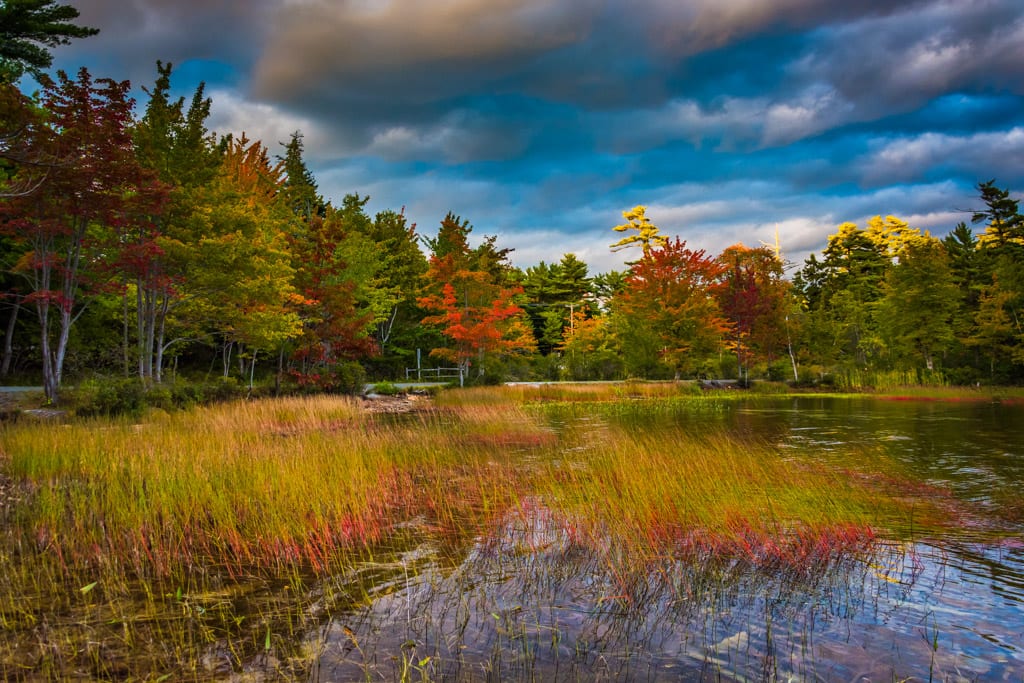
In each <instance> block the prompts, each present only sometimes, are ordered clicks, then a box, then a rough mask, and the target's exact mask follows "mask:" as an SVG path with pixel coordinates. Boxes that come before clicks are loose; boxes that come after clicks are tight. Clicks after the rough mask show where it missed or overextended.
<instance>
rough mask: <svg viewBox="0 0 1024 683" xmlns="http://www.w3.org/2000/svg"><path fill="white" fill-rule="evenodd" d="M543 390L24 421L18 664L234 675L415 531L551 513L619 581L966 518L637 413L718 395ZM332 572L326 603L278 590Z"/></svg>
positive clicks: (7, 458)
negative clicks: (195, 665)
mask: <svg viewBox="0 0 1024 683" xmlns="http://www.w3.org/2000/svg"><path fill="white" fill-rule="evenodd" d="M540 391H541V394H542V395H543V398H542V399H539V398H538V394H537V393H536V390H535V389H534V388H532V387H528V388H507V389H506V388H489V389H477V390H469V391H464V392H451V393H446V394H442V395H441V396H440V397H438V398H437V399H436V400H434V401H426V400H424V407H423V409H421V410H417V411H415V412H412V413H409V414H404V415H398V416H394V415H379V414H374V413H372V412H370V411H367V410H365V409H364V407H363V406H362V405H361V403H360V402H359V401H358V400H356V399H348V398H338V397H323V396H321V397H306V398H286V399H273V400H260V401H253V402H239V403H232V404H224V405H218V406H212V407H205V408H197V409H195V410H192V411H189V412H181V413H174V414H166V413H153V414H151V415H148V416H147V417H146V418H145V419H143V420H141V421H137V422H136V421H129V420H124V419H94V420H81V421H74V422H71V423H69V424H64V425H55V424H49V423H29V422H25V421H22V422H19V423H15V424H9V425H5V426H3V427H2V428H0V468H2V471H3V473H4V475H5V476H6V478H7V479H8V481H9V483H10V484H11V485H12V486H13V487H14V488H15V489H16V490H17V491H18V492H19V495H18V496H17V497H12V498H10V499H9V500H7V501H6V502H5V503H4V505H3V507H2V508H0V521H2V522H3V528H4V532H3V535H2V537H0V554H2V559H3V562H4V566H5V572H4V575H3V576H2V577H0V626H3V628H4V629H5V630H6V632H7V633H8V634H9V635H10V636H11V637H10V638H9V639H8V645H7V646H4V647H0V670H2V671H0V673H4V674H9V673H10V672H11V671H15V672H16V671H20V670H21V668H20V667H27V668H26V670H27V671H34V672H36V673H39V672H44V674H47V675H48V674H53V675H56V676H58V677H59V676H62V675H65V674H67V672H68V671H72V670H80V669H81V668H82V667H85V668H86V669H89V667H93V669H95V670H96V671H99V672H103V675H105V676H110V675H120V674H118V671H116V670H114V669H113V668H111V667H115V665H114V664H111V662H115V661H116V662H122V661H123V659H124V657H125V656H126V655H124V653H130V652H135V651H137V650H140V649H141V650H144V651H145V652H147V653H149V654H148V655H147V656H151V657H152V658H153V660H152V661H151V662H150V663H149V664H145V663H143V664H140V667H141V668H140V669H133V671H140V670H147V671H148V670H156V669H160V668H161V667H165V666H167V662H168V661H172V662H177V666H181V662H182V661H187V660H188V661H191V660H195V658H196V657H198V655H197V654H196V653H197V652H199V651H201V650H202V648H203V647H205V644H209V643H217V642H228V643H231V646H230V648H237V649H238V651H237V652H235V651H234V650H232V652H231V653H230V654H229V656H228V659H230V660H231V661H233V662H235V663H236V664H237V662H239V661H241V660H242V659H244V658H245V657H251V656H253V655H254V653H258V652H262V651H264V650H265V647H269V644H270V642H271V640H272V634H273V633H277V632H279V631H281V630H282V629H294V628H297V626H296V624H298V623H300V622H303V620H304V619H306V618H307V616H308V614H313V613H316V612H317V610H323V609H327V608H326V607H324V605H328V606H329V605H333V604H335V603H336V602H338V601H341V602H346V601H352V600H359V599H364V598H365V596H363V597H362V598H361V597H360V596H358V595H355V596H353V595H351V594H350V592H349V588H345V589H344V590H342V589H338V591H337V593H336V594H331V588H330V587H331V585H332V584H331V581H330V580H323V579H327V578H328V577H331V576H344V575H346V572H350V571H353V568H354V567H357V566H359V564H360V563H361V562H363V561H365V560H367V559H368V558H372V557H373V556H374V554H375V553H377V552H380V551H383V549H386V548H388V547H390V546H393V545H394V544H396V543H400V542H401V539H403V538H405V537H407V536H408V535H409V534H410V533H421V534H422V533H429V534H430V536H431V537H432V538H436V539H440V540H441V541H442V542H451V543H452V544H454V545H453V547H454V546H460V547H464V546H466V545H467V544H469V543H471V542H472V540H473V539H475V538H486V535H487V533H488V530H489V529H493V528H494V527H495V525H500V524H501V523H502V521H501V520H508V519H509V518H510V516H513V517H515V516H520V517H523V518H524V519H527V518H528V517H529V516H530V515H531V514H534V513H536V512H537V511H538V510H543V511H544V514H545V515H550V516H551V519H554V520H557V521H558V523H559V524H561V525H562V526H563V528H564V530H565V534H566V535H567V536H568V537H570V538H572V539H573V542H575V543H581V544H585V545H586V546H587V547H588V548H589V550H590V551H592V552H596V553H597V554H598V556H600V557H604V558H606V559H607V562H608V569H609V570H610V571H611V572H612V573H613V574H618V573H620V572H621V574H622V575H627V574H637V573H638V572H640V573H642V572H643V567H644V566H646V563H649V562H652V561H653V562H664V560H666V559H668V560H669V561H672V558H678V559H686V558H688V557H691V558H692V557H700V558H703V559H708V558H726V559H728V558H730V557H742V558H744V559H745V560H747V561H751V562H760V563H768V564H771V565H778V564H779V563H782V564H786V565H788V566H794V565H804V566H809V564H811V563H813V562H815V561H823V562H828V561H829V559H830V558H831V557H834V556H835V554H836V553H844V552H849V551H855V552H856V551H859V550H861V549H863V548H865V547H866V545H867V544H869V543H871V541H872V539H873V538H874V537H875V535H876V534H883V535H886V536H890V537H892V536H896V537H898V536H899V535H900V534H902V533H903V530H904V529H907V528H909V527H910V525H911V524H913V525H915V528H916V529H917V530H918V532H920V530H921V529H922V528H924V527H926V526H927V525H934V526H941V525H943V524H951V523H955V519H953V518H952V517H950V515H949V510H950V507H949V501H948V500H945V499H943V498H942V496H941V495H938V494H935V495H933V494H934V493H935V492H932V491H931V490H929V489H928V487H926V486H924V485H921V484H917V483H914V482H912V481H909V480H907V479H906V478H905V477H903V476H902V474H901V472H900V470H899V467H898V466H897V465H896V464H894V463H892V462H889V461H888V460H887V459H886V458H885V456H884V455H883V454H880V453H870V452H863V451H858V452H852V453H850V454H849V457H848V458H847V459H846V461H844V462H840V463H837V462H836V460H835V458H831V459H830V460H829V462H824V461H821V460H819V459H818V458H816V457H815V454H814V453H798V452H794V451H792V450H786V451H780V450H779V449H777V448H775V447H773V446H771V445H770V444H767V443H761V442H758V441H756V440H750V439H745V440H742V441H741V440H738V439H736V438H732V437H730V436H728V435H727V434H724V433H722V432H720V431H717V430H715V429H710V428H709V429H708V430H706V431H707V433H706V434H703V435H701V436H694V433H693V432H692V431H691V430H683V429H681V428H678V427H661V428H658V429H647V428H646V427H644V426H641V427H632V428H631V427H629V426H628V424H627V423H628V420H623V419H621V418H628V417H629V416H630V415H634V414H641V413H643V414H650V413H652V412H653V413H659V412H660V413H663V414H667V415H670V416H671V414H672V413H673V412H679V413H680V414H684V413H685V414H686V415H689V416H691V418H692V419H699V416H701V415H702V414H707V412H708V411H717V410H719V409H720V408H721V406H722V401H723V400H728V399H724V398H723V397H722V396H721V395H711V396H708V397H699V396H690V397H688V396H686V395H685V390H680V389H679V387H677V386H674V385H672V384H671V383H664V384H650V385H646V384H642V385H637V386H628V387H626V388H621V387H620V388H614V387H611V386H596V387H585V386H584V387H571V388H551V389H544V388H540ZM638 395H642V396H644V400H643V401H637V400H634V399H635V397H636V396H638ZM567 406H569V407H568V408H567ZM598 406H600V409H598V410H595V408H597V407H598ZM608 416H614V417H616V419H607V418H608ZM668 422H669V423H671V422H673V421H672V420H669V421H668ZM525 523H528V521H527V522H525ZM411 529H412V530H413V531H410V530H411ZM446 539H447V540H446ZM313 577H320V579H321V581H318V582H317V584H318V585H319V586H321V587H320V588H317V590H316V591H315V595H314V596H313V597H309V598H303V599H302V600H297V599H295V598H282V597H280V594H281V592H282V591H283V590H284V589H283V588H282V586H288V585H293V586H294V588H293V589H292V590H293V595H299V594H303V593H302V591H303V590H304V589H303V588H302V587H303V586H308V585H310V582H309V579H311V578H313ZM249 592H254V593H255V595H256V597H253V598H252V599H251V600H250V598H249V597H247V595H248V594H249ZM305 594H308V592H307V593H305ZM250 603H252V604H258V605H260V607H258V608H253V607H251V606H250V607H246V608H245V609H244V610H243V611H242V612H240V611H239V610H242V609H243V608H242V607H240V605H245V604H250ZM318 606H319V607H318ZM254 609H255V611H256V613H257V614H262V616H260V617H259V618H258V619H254V618H253V610H254ZM261 610H262V612H261ZM55 613H60V614H63V615H65V617H66V618H67V619H68V620H69V623H70V625H69V626H68V627H67V629H66V630H60V631H56V632H55V633H59V634H61V635H59V637H58V640H59V642H54V640H53V638H54V637H53V636H49V637H46V638H44V637H41V636H39V633H40V632H39V630H38V628H39V624H40V623H41V622H43V621H47V620H50V619H52V615H53V614H55ZM303 614H306V615H307V616H302V615H303ZM98 620H99V621H98ZM98 631H102V632H103V633H104V634H105V635H104V636H103V637H102V638H100V637H98V636H97V632H98ZM122 631H123V634H122ZM119 634H121V635H119ZM225 639H226V640H225ZM115 641H116V642H115ZM143 641H145V642H143ZM97 642H100V643H104V645H103V646H102V647H99V646H96V647H94V646H93V645H92V644H95V643H97ZM111 642H114V644H111ZM161 642H162V643H167V645H166V646H163V647H164V648H165V649H163V650H160V649H159V647H157V645H156V644H157V643H161ZM104 648H106V649H104ZM153 648H157V650H154V649H153ZM168 648H169V649H168ZM25 653H28V654H27V655H26V654H25ZM55 653H57V654H55ZM117 653H121V654H117ZM176 653H177V654H176ZM296 657H298V655H296ZM26 659H28V660H31V662H29V663H26ZM115 668H116V667H115ZM41 675H42V674H41ZM125 675H128V674H125ZM196 676H197V677H198V676H199V674H198V673H197V674H196Z"/></svg>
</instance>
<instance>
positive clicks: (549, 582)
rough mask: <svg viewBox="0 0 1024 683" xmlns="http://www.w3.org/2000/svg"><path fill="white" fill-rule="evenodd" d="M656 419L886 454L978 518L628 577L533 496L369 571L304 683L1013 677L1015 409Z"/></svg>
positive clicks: (817, 408)
mask: <svg viewBox="0 0 1024 683" xmlns="http://www.w3.org/2000/svg"><path fill="white" fill-rule="evenodd" d="M605 419H606V418H605ZM666 420H671V421H676V422H683V423H684V424H686V425H688V428H693V429H700V428H707V427H708V425H709V424H711V423H718V426H725V427H726V428H727V429H728V430H729V431H730V432H731V433H733V434H734V435H736V436H738V437H741V438H756V439H767V440H768V441H770V442H772V443H774V444H776V445H777V446H778V447H779V449H782V450H784V449H803V450H808V449H809V450H812V451H814V452H817V453H819V454H820V457H821V458H830V457H836V458H841V457H842V456H843V453H844V451H845V450H848V449H850V447H851V446H852V445H855V446H869V447H871V449H880V450H884V452H885V453H887V454H889V455H890V456H891V457H892V458H895V459H897V460H898V461H899V462H901V463H902V464H903V465H904V466H905V468H906V469H907V470H908V471H909V472H910V473H911V474H912V475H913V477H914V478H915V479H918V480H919V481H926V482H929V483H931V484H934V485H936V486H940V487H943V488H945V489H947V490H949V492H951V493H952V495H953V496H954V497H955V498H956V499H958V500H961V501H964V502H966V503H968V504H970V509H971V510H973V511H974V513H973V515H972V516H971V518H970V519H968V520H966V522H965V524H964V526H963V527H961V528H957V529H956V530H955V531H952V532H949V533H945V535H942V536H941V537H939V538H936V537H935V536H924V535H921V536H914V533H913V529H907V530H906V533H904V535H903V536H902V537H901V539H900V540H898V541H897V540H895V539H885V538H881V539H879V541H878V543H877V544H876V546H874V547H873V549H872V551H871V552H869V553H866V554H863V555H860V556H857V557H845V558H841V559H838V560H837V561H835V562H833V563H831V564H830V565H829V566H828V567H826V568H822V567H815V568H814V569H813V570H810V569H809V570H808V571H806V572H803V571H800V570H799V569H798V570H793V569H792V568H790V569H786V570H784V571H772V570H770V569H766V568H765V567H759V566H754V565H751V564H748V563H744V562H743V561H741V560H712V559H711V558H709V559H708V561H707V562H705V563H701V562H699V561H691V562H689V563H682V562H678V561H676V562H673V561H670V560H666V561H665V562H664V563H662V564H659V565H656V566H646V567H644V569H643V571H642V572H639V573H638V574H636V575H628V577H624V575H622V574H621V573H618V572H616V571H615V570H614V569H613V568H611V567H612V566H613V565H612V563H609V562H608V561H607V558H606V557H602V556H601V553H600V552H599V551H586V550H581V548H580V547H579V546H573V544H571V543H570V540H569V539H567V538H565V531H564V529H563V527H561V526H560V525H559V524H558V523H557V522H555V521H553V520H552V519H550V515H549V514H548V513H546V511H545V509H544V507H543V505H542V504H540V503H538V504H537V505H536V506H532V509H534V510H535V511H536V512H535V514H532V515H530V516H529V517H523V516H522V515H516V516H515V517H514V518H509V519H507V520H505V522H504V523H503V524H501V525H500V526H499V527H498V528H496V529H494V532H493V533H492V535H490V536H488V537H487V538H480V539H477V540H476V542H475V543H474V544H473V545H471V547H469V548H468V549H463V550H459V549H456V550H453V549H451V548H447V549H444V548H441V547H439V546H438V544H437V543H436V541H435V540H433V539H431V538H430V535H429V533H428V532H423V533H419V535H417V539H416V541H415V542H414V543H411V544H410V547H409V548H408V549H404V550H403V551H400V552H397V553H396V554H395V555H394V557H393V561H391V563H390V565H389V569H386V570H385V571H384V572H383V574H382V573H381V571H382V566H384V565H382V564H381V563H374V565H373V568H372V571H373V572H374V575H373V579H372V580H371V581H370V582H369V584H370V588H369V590H368V593H367V598H368V599H367V600H366V601H364V603H362V605H361V606H360V607H358V608H355V609H352V610H350V611H348V612H346V613H343V614H341V615H338V616H336V617H334V618H332V620H331V621H330V622H329V623H327V624H326V625H325V626H324V628H323V629H322V630H321V631H319V632H318V633H316V634H314V635H313V636H312V638H311V640H310V645H309V646H310V647H314V648H316V649H317V651H318V652H319V654H318V657H317V661H316V666H315V667H314V668H313V670H312V672H311V674H310V680H350V679H360V678H366V677H367V676H370V677H371V678H374V679H378V680H379V679H380V678H384V679H395V680H399V679H401V678H402V677H404V678H407V679H409V680H417V679H431V680H436V679H439V678H443V679H445V680H588V681H589V680H624V681H626V680H628V681H632V680H637V681H680V680H684V681H685V680H692V681H699V680H725V681H743V680H783V681H786V680H793V681H805V680H817V681H892V680H937V681H946V680H948V681H961V680H982V681H1022V680H1024V542H1022V539H1024V523H1022V516H1021V511H1022V509H1024V502H1022V500H1021V497H1022V490H1024V488H1022V484H1024V408H1022V407H1020V405H1000V404H995V403H987V402H984V403H970V402H969V403H963V402H938V401H934V402H932V401H886V400H878V399H871V398H853V399H837V398H790V397H787V398H779V399H754V400H750V401H744V402H729V403H728V404H727V405H726V408H725V409H724V410H721V411H718V412H716V413H714V414H713V415H708V414H707V412H699V413H698V414H693V415H688V414H686V413H685V412H683V413H675V414H673V415H672V417H671V418H666V417H665V416H656V417H652V418H650V419H649V420H644V421H641V423H640V424H635V423H634V424H633V425H632V428H638V429H645V430H649V429H657V428H658V425H659V424H665V421H666ZM527 507H528V506H527ZM368 571H371V569H370V568H368ZM346 581H354V582H358V581H360V579H359V578H358V577H355V578H352V577H349V578H348V579H346ZM624 587H626V588H627V589H628V593H629V596H630V598H629V599H628V600H627V599H625V598H623V597H621V594H623V592H624V590H623V589H624ZM370 643H373V645H370Z"/></svg>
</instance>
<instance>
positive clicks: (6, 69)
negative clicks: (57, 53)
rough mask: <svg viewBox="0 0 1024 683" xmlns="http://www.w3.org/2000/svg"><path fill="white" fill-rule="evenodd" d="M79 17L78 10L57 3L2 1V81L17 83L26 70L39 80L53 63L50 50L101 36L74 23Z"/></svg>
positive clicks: (19, 0) (0, 15) (0, 9)
mask: <svg viewBox="0 0 1024 683" xmlns="http://www.w3.org/2000/svg"><path fill="white" fill-rule="evenodd" d="M77 18H78V10H77V9H75V8H74V7H72V6H70V5H60V4H57V2H56V0H4V1H3V2H0V81H7V82H9V83H13V82H14V81H17V80H18V79H19V78H20V77H21V76H22V74H23V73H25V72H26V71H27V72H29V73H30V74H32V75H33V76H36V77H39V76H41V75H42V73H43V72H44V71H45V70H46V69H48V68H50V65H51V64H53V55H51V54H50V50H49V49H48V48H54V47H57V46H58V45H67V44H69V43H70V42H71V39H72V38H87V37H89V36H94V35H96V34H97V33H99V29H95V28H88V27H85V26H78V25H76V24H74V23H72V22H73V20H75V19H77Z"/></svg>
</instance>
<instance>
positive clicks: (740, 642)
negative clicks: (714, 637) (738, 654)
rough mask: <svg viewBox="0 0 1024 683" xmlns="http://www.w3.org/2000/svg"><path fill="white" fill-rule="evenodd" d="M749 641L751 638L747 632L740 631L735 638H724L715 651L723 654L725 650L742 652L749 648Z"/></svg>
mask: <svg viewBox="0 0 1024 683" xmlns="http://www.w3.org/2000/svg"><path fill="white" fill-rule="evenodd" d="M748 640H749V636H748V635H747V632H746V631H740V632H739V633H737V634H736V635H734V636H729V637H728V638H723V639H722V640H721V642H719V643H718V645H716V646H715V651H716V652H721V651H723V650H726V651H728V650H742V649H743V648H745V647H746V646H747V641H748Z"/></svg>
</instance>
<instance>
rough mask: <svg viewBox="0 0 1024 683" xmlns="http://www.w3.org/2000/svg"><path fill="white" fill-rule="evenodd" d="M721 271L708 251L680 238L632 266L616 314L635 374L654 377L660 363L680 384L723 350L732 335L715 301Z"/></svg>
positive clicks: (621, 341)
mask: <svg viewBox="0 0 1024 683" xmlns="http://www.w3.org/2000/svg"><path fill="white" fill-rule="evenodd" d="M722 270H723V269H722V266H721V264H719V263H718V262H717V261H716V260H715V259H714V258H711V257H709V256H707V255H706V253H705V252H704V250H703V249H701V250H697V251H694V250H692V249H689V248H687V246H686V242H684V241H681V240H680V239H679V238H676V239H675V240H674V241H669V242H667V243H666V244H665V245H664V246H661V247H659V248H656V249H651V250H650V251H649V252H647V253H646V254H644V257H643V258H642V259H640V260H639V261H637V262H636V263H634V264H633V266H632V268H631V270H630V273H629V276H628V277H627V278H626V288H625V291H624V292H623V293H622V294H621V295H620V296H618V297H616V299H615V301H614V302H613V313H614V315H615V316H616V319H617V325H616V327H617V330H618V336H619V341H620V344H621V345H622V350H623V353H624V354H625V356H626V359H627V363H629V364H630V365H631V366H632V367H633V369H634V370H636V369H637V368H640V369H642V370H643V371H645V372H646V373H648V374H650V369H651V368H650V361H652V360H657V361H659V362H660V363H662V364H663V365H664V366H665V367H666V368H668V369H669V370H670V371H671V372H672V373H673V375H674V376H675V377H676V378H678V377H680V376H681V375H682V374H685V373H694V372H698V371H699V369H700V366H701V364H702V362H703V361H704V360H705V359H706V358H707V357H708V356H709V355H711V354H712V353H714V352H715V351H717V350H718V349H719V348H720V346H721V344H722V342H723V337H724V335H725V334H726V333H727V332H728V331H729V329H730V325H729V323H728V321H727V320H726V318H725V317H724V316H723V315H722V312H721V310H720V308H719V304H718V300H717V298H716V296H715V293H716V290H717V287H718V286H719V277H720V276H721V274H722ZM652 356H654V357H655V358H652ZM645 362H646V366H645Z"/></svg>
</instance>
